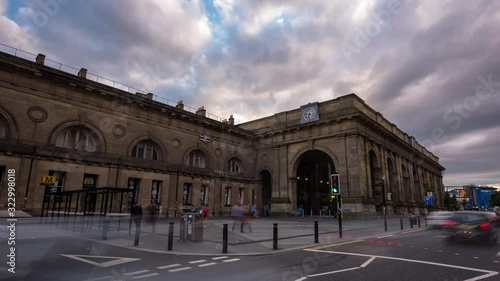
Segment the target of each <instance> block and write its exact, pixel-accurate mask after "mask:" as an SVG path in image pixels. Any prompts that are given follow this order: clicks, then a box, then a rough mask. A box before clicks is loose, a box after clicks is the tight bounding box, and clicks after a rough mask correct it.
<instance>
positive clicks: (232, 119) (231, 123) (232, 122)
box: [229, 115, 234, 125]
mask: <svg viewBox="0 0 500 281" xmlns="http://www.w3.org/2000/svg"><path fill="white" fill-rule="evenodd" d="M229 125H234V118H233V115H230V116H229Z"/></svg>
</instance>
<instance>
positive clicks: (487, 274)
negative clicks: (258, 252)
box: [304, 249, 498, 281]
mask: <svg viewBox="0 0 500 281" xmlns="http://www.w3.org/2000/svg"><path fill="white" fill-rule="evenodd" d="M304 251H310V252H322V253H330V254H338V255H348V256H358V257H371V258H372V257H375V258H380V259H388V260H396V261H402V262H412V263H420V264H428V265H434V266H442V267H449V268H456V269H463V270H469V271H477V272H481V273H486V274H484V275H480V276H477V277H474V278H470V279H467V280H464V281H476V280H481V279H484V278H488V277H491V276H495V275H497V274H498V271H492V270H485V269H480V268H472V267H465V266H458V265H452V264H445V263H437V262H430V261H423V260H410V259H405V258H396V257H389V256H377V255H368V254H358V253H349V252H337V251H325V250H314V249H305V250H304ZM349 270H352V269H349ZM337 272H338V271H337ZM309 276H312V275H309Z"/></svg>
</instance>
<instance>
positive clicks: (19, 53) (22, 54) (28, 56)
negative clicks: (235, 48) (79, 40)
mask: <svg viewBox="0 0 500 281" xmlns="http://www.w3.org/2000/svg"><path fill="white" fill-rule="evenodd" d="M0 52H4V53H7V54H10V55H13V56H16V57H18V58H22V59H25V60H29V61H35V60H36V57H37V55H36V54H33V53H30V52H26V51H23V50H20V49H18V48H14V47H11V46H8V45H5V44H2V43H0ZM45 66H48V67H51V68H54V69H57V70H60V71H63V72H66V73H69V74H73V75H78V72H79V71H80V69H78V68H74V67H72V66H69V65H66V64H63V63H60V62H57V61H53V60H50V59H45ZM86 78H87V79H88V80H91V81H94V82H97V83H100V84H103V85H106V86H109V87H113V88H115V89H119V90H122V91H125V92H129V93H131V94H136V93H141V94H148V93H149V91H145V90H141V89H137V88H134V87H132V86H129V85H126V84H123V83H120V82H117V81H114V80H112V79H109V78H105V77H102V76H100V75H97V74H94V73H91V72H87V75H86ZM153 100H154V101H157V102H160V103H163V104H166V105H169V106H173V107H175V106H176V105H177V104H178V103H177V102H174V101H172V100H169V99H167V98H164V97H161V96H158V95H155V94H153ZM184 110H186V111H189V112H191V113H196V111H197V110H198V109H197V108H194V107H190V106H187V105H184ZM206 117H208V118H210V119H213V120H216V121H219V122H225V121H226V118H222V117H220V116H217V115H214V114H210V113H208V112H207V113H206Z"/></svg>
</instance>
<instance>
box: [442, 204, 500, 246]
mask: <svg viewBox="0 0 500 281" xmlns="http://www.w3.org/2000/svg"><path fill="white" fill-rule="evenodd" d="M443 229H445V231H446V233H448V234H449V237H448V240H450V241H457V240H461V241H473V242H484V243H490V244H496V243H497V229H496V227H493V226H492V223H491V222H490V220H489V218H488V216H487V215H486V214H485V212H474V211H457V212H454V213H453V216H452V217H451V220H450V221H448V222H445V223H444V224H443Z"/></svg>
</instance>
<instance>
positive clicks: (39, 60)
mask: <svg viewBox="0 0 500 281" xmlns="http://www.w3.org/2000/svg"><path fill="white" fill-rule="evenodd" d="M35 62H36V63H37V64H41V65H44V64H45V55H44V54H38V56H36V60H35Z"/></svg>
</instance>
